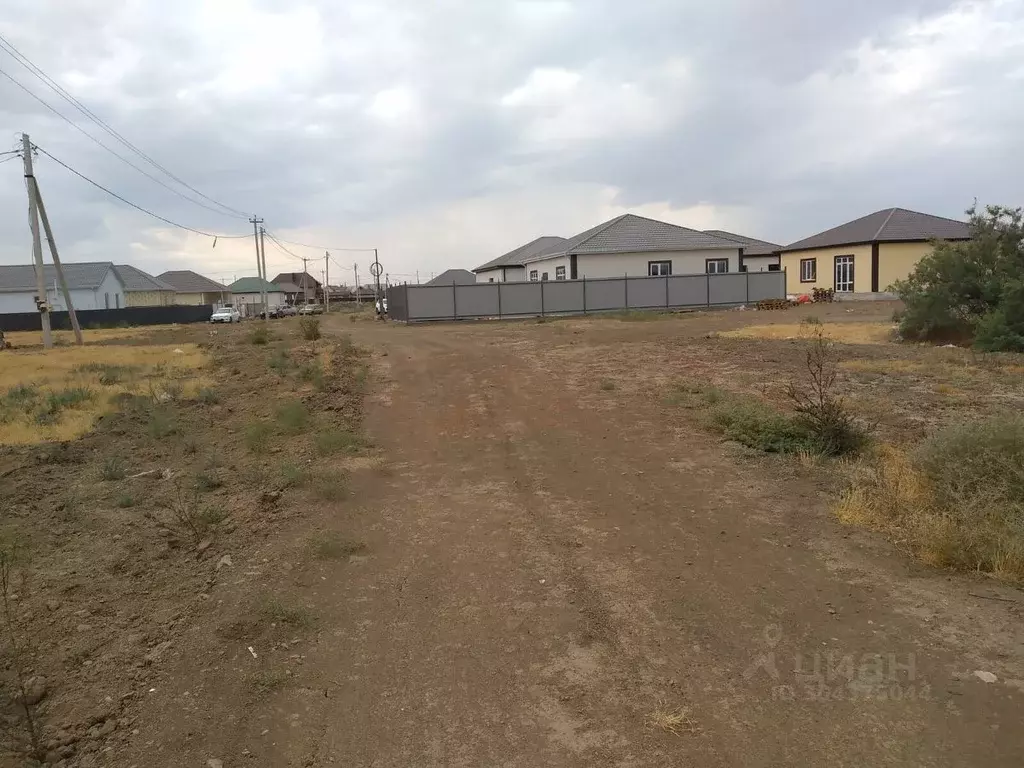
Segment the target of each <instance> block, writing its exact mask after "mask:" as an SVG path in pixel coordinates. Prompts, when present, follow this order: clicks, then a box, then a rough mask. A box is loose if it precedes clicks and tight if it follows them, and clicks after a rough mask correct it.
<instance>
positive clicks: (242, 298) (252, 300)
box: [231, 292, 285, 312]
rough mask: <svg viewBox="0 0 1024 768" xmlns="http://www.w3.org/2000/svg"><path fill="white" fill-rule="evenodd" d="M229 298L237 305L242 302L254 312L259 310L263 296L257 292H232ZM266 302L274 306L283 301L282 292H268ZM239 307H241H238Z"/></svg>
mask: <svg viewBox="0 0 1024 768" xmlns="http://www.w3.org/2000/svg"><path fill="white" fill-rule="evenodd" d="M231 298H232V300H233V301H234V305H235V306H236V307H238V306H239V305H240V304H244V305H245V306H247V307H250V308H252V309H253V311H254V312H259V311H260V308H261V307H262V306H263V296H262V295H261V294H259V293H233V294H231ZM267 303H268V304H269V305H270V306H271V307H276V306H279V305H281V304H284V303H285V296H284V293H281V292H273V293H272V292H268V293H267ZM239 309H241V308H240V307H239Z"/></svg>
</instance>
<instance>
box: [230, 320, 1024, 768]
mask: <svg viewBox="0 0 1024 768" xmlns="http://www.w3.org/2000/svg"><path fill="white" fill-rule="evenodd" d="M346 325H347V324H346ZM339 327H340V326H339ZM678 328H679V326H678V325H672V324H671V323H666V324H665V325H664V329H663V330H660V331H658V330H656V331H654V332H653V336H652V332H651V330H650V329H649V328H647V327H643V326H640V325H635V326H633V327H630V325H629V324H625V323H607V322H606V323H603V324H602V323H594V324H592V325H590V324H588V323H587V322H586V321H581V322H578V323H570V322H566V323H562V324H549V325H535V324H523V325H503V326H493V325H492V326H487V325H467V326H434V327H408V328H406V327H395V326H376V325H373V324H360V325H358V326H356V325H353V328H352V329H349V328H344V329H343V330H346V331H348V330H353V333H354V336H355V339H356V341H357V343H359V344H361V345H365V346H367V347H370V348H372V349H373V350H374V355H375V357H374V360H375V363H374V365H375V376H376V382H377V384H376V385H375V394H374V395H373V396H372V397H371V402H370V403H369V406H368V413H367V423H368V429H369V433H370V436H371V438H372V439H373V440H374V441H375V442H376V444H377V445H378V446H380V447H382V448H383V449H384V450H385V451H386V452H387V455H388V457H389V459H388V461H389V466H390V472H389V474H388V475H387V476H385V477H376V476H375V477H372V478H367V479H364V480H362V481H359V482H361V483H362V485H357V487H356V489H355V490H356V498H357V499H358V500H359V503H358V504H355V505H353V506H352V507H351V508H350V509H349V510H348V511H346V512H345V513H344V515H345V518H344V519H342V520H338V521H336V522H337V524H338V525H340V526H342V527H343V528H344V529H345V530H347V531H349V532H350V534H349V535H350V536H351V537H352V538H353V539H356V540H359V541H361V542H364V543H365V544H366V545H367V549H366V551H364V552H361V553H359V554H356V555H353V556H352V557H351V558H350V559H349V560H348V562H345V563H341V564H338V565H337V566H336V567H334V569H333V570H330V569H329V570H328V571H326V572H325V573H324V575H323V576H322V577H321V578H319V579H310V581H309V583H308V585H307V586H308V596H309V599H310V601H311V603H312V604H313V605H314V606H315V610H316V611H317V613H318V615H319V617H320V619H319V622H320V623H319V626H320V630H319V641H318V644H317V645H316V647H315V649H314V650H311V651H310V652H308V654H307V655H306V657H305V659H304V665H305V666H304V672H303V679H304V680H306V681H307V682H306V685H305V686H303V687H299V688H295V689H290V690H288V691H283V692H281V694H280V695H279V696H277V697H275V698H273V699H272V700H271V701H270V702H269V703H268V704H266V705H265V706H263V707H261V708H259V709H257V711H256V712H255V713H254V714H253V715H252V716H251V717H250V719H249V722H248V723H244V724H239V725H238V726H237V727H238V729H239V730H238V732H237V734H236V741H235V743H236V744H237V745H238V746H239V749H241V746H242V745H247V746H248V747H249V748H250V749H252V750H254V752H253V754H252V755H251V758H253V759H249V760H245V759H242V758H238V761H237V762H234V761H232V759H231V756H228V759H227V760H226V761H225V765H227V766H233V765H236V764H237V765H254V764H258V765H261V766H262V765H266V766H284V765H296V766H298V765H303V766H325V765H331V764H333V765H342V766H381V767H384V766H388V767H390V766H396V767H397V766H439V767H440V766H467V767H468V766H473V767H477V766H522V767H523V768H539V767H540V766H580V767H583V766H684V765H696V766H718V765H721V766H736V765H744V766H778V765H800V766H830V768H832V767H834V766H840V765H842V766H867V765H871V766H877V765H900V766H905V765H919V766H981V765H985V766H1002V765H1005V766H1011V765H1012V766H1019V765H1021V763H1022V761H1024V729H1021V727H1020V722H1021V714H1022V711H1024V708H1022V704H1024V682H1021V681H1022V680H1024V665H1022V660H1021V642H1020V640H1021V635H1020V620H1019V613H1018V611H1019V607H1018V606H1017V605H1015V604H1013V603H1012V602H1009V603H1008V602H1003V601H988V600H983V599H975V598H971V597H970V595H969V593H970V592H971V591H975V592H977V591H979V590H984V589H987V587H986V586H985V585H976V584H973V583H972V582H970V581H969V580H966V579H963V578H961V577H950V578H947V577H945V576H944V575H942V574H935V573H931V572H926V571H924V570H923V569H921V568H919V567H917V566H913V565H912V564H910V563H909V562H908V561H906V560H904V559H903V558H901V557H900V556H899V555H897V554H894V553H892V552H891V551H890V550H889V548H888V547H887V546H886V545H884V544H880V543H879V542H878V541H877V540H875V539H873V538H871V537H869V536H867V535H866V534H858V533H852V534H851V533H850V532H849V531H848V530H844V529H842V528H840V527H839V526H837V525H836V524H835V523H833V522H832V521H831V519H830V518H829V516H828V513H827V510H826V500H825V497H824V494H823V493H822V492H821V491H822V487H823V486H822V483H824V482H827V478H822V477H820V476H817V475H815V474H814V473H813V472H811V471H809V470H808V471H804V470H802V469H800V468H799V467H797V468H796V469H795V470H794V469H791V468H789V467H788V466H786V465H784V464H783V462H782V461H781V460H779V461H769V460H766V459H756V458H749V457H744V456H742V455H740V454H738V453H736V452H735V451H733V450H732V449H730V448H729V447H727V446H722V445H720V444H719V442H718V441H717V440H716V439H715V438H714V437H711V436H709V435H707V434H706V433H704V432H702V431H700V430H698V429H696V428H694V427H693V425H691V424H689V423H688V422H687V416H686V414H685V413H683V412H679V411H673V410H672V409H669V408H666V406H665V405H664V403H663V402H662V400H661V399H660V398H659V397H658V395H657V388H656V387H654V386H652V385H651V380H652V376H653V372H652V374H651V376H648V375H647V374H645V372H644V371H645V368H644V361H645V354H646V352H645V350H646V349H647V347H645V346H644V344H646V343H648V342H650V341H651V339H652V338H653V339H654V340H655V341H658V338H659V333H660V334H661V337H662V340H663V341H665V340H667V342H666V343H674V344H681V345H682V347H679V348H677V350H676V351H678V352H679V354H680V355H683V353H684V352H685V350H686V349H691V351H693V353H694V354H702V353H701V352H700V350H699V348H698V347H699V339H698V338H697V337H696V332H693V333H692V334H691V338H690V339H688V340H687V339H685V338H683V339H680V331H679V330H678ZM641 332H642V333H643V338H644V339H645V340H646V341H645V342H644V344H641V343H640V334H641ZM634 337H635V338H634ZM633 342H636V343H635V344H634V343H633ZM612 354H615V355H618V358H617V359H618V360H619V361H620V364H619V367H618V368H617V369H616V370H617V374H616V375H617V378H615V379H614V380H613V381H612V382H611V383H609V384H601V383H600V382H599V381H598V380H597V379H596V378H595V376H597V375H598V374H597V373H595V370H594V369H593V368H592V366H593V365H594V362H593V361H595V360H598V361H600V360H601V359H603V358H602V356H607V355H612ZM672 354H676V352H673V353H672ZM679 359H680V360H684V359H685V356H682V357H680V358H679ZM680 364H681V365H682V364H683V363H680ZM791 463H792V462H791ZM1006 599H1007V600H1011V601H1012V600H1013V599H1015V598H1014V597H1013V595H1012V594H1011V597H1009V598H1006ZM976 671H983V672H987V671H990V672H992V673H993V674H994V675H995V676H996V678H997V680H996V682H992V683H987V682H984V681H983V679H981V677H979V676H978V675H976V674H975V672H976ZM233 727H234V726H233ZM254 744H260V745H261V746H260V748H259V749H258V750H256V748H255V747H253V745H254Z"/></svg>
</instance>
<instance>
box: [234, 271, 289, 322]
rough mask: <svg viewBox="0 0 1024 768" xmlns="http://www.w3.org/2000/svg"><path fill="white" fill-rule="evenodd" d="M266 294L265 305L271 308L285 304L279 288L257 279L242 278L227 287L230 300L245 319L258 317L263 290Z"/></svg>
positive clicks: (282, 292) (261, 309) (283, 295)
mask: <svg viewBox="0 0 1024 768" xmlns="http://www.w3.org/2000/svg"><path fill="white" fill-rule="evenodd" d="M264 289H265V290H266V292H267V305H268V306H269V307H271V308H273V307H279V306H281V305H282V304H284V303H285V293H284V291H282V290H281V288H280V286H278V285H275V284H274V283H268V282H267V281H266V280H262V279H260V278H258V277H243V278H242V279H241V280H235V282H233V283H232V284H231V285H229V286H228V290H229V291H230V292H231V300H232V303H234V305H235V307H237V308H238V311H239V312H242V314H243V315H245V316H246V317H252V316H254V315H258V314H260V313H261V312H262V311H263V290H264Z"/></svg>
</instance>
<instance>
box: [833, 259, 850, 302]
mask: <svg viewBox="0 0 1024 768" xmlns="http://www.w3.org/2000/svg"><path fill="white" fill-rule="evenodd" d="M835 288H836V293H853V256H836V283H835Z"/></svg>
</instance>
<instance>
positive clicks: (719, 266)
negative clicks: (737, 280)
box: [705, 259, 729, 275]
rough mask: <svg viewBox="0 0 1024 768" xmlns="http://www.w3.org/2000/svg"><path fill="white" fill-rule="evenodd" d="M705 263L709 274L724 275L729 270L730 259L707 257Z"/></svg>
mask: <svg viewBox="0 0 1024 768" xmlns="http://www.w3.org/2000/svg"><path fill="white" fill-rule="evenodd" d="M705 263H706V264H707V271H708V274H709V275H724V274H725V273H726V272H728V271H729V260H728V259H707V261H706V262H705Z"/></svg>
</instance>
